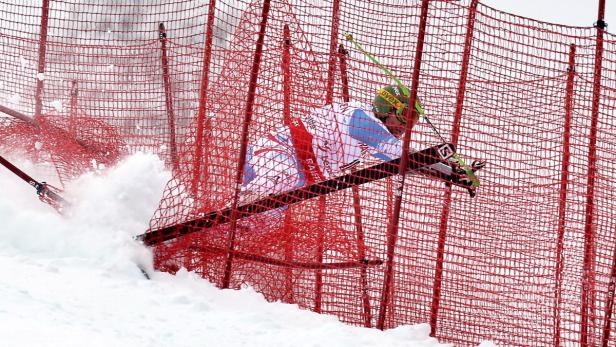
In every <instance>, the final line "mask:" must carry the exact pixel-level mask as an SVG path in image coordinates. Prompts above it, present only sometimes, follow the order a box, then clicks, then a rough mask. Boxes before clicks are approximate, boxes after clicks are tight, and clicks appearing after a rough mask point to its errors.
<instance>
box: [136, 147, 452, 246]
mask: <svg viewBox="0 0 616 347" xmlns="http://www.w3.org/2000/svg"><path fill="white" fill-rule="evenodd" d="M454 153H455V147H454V146H453V145H452V144H449V143H445V144H441V145H437V146H434V147H429V148H426V149H424V150H421V151H418V152H415V153H411V154H410V155H409V166H408V169H409V170H411V171H417V170H420V169H421V168H424V167H427V166H430V165H433V164H436V163H439V162H444V163H448V159H449V158H451V157H452V156H453V154H454ZM399 163H400V158H396V159H392V160H389V161H385V162H382V163H379V164H376V165H373V166H370V167H367V168H364V169H361V170H357V171H354V172H352V173H349V174H346V175H342V176H338V177H334V178H330V179H328V180H325V181H322V182H319V183H315V184H311V185H308V186H304V187H301V188H297V189H294V190H290V191H286V192H282V193H278V194H272V195H269V196H267V197H265V198H262V199H259V200H256V201H253V202H250V203H246V204H243V205H240V206H238V207H237V209H238V213H237V219H242V218H246V217H249V216H252V215H255V214H258V213H263V212H266V211H270V210H273V209H276V208H279V207H282V206H286V205H292V204H296V203H298V202H301V201H305V200H308V199H312V198H314V197H318V196H323V195H326V194H331V193H333V192H337V191H340V190H343V189H347V188H350V187H352V186H358V185H362V184H366V183H369V182H373V181H376V180H380V179H383V178H387V177H391V176H393V175H396V174H398V170H399ZM231 213H232V210H231V208H230V207H228V208H224V209H221V210H217V211H212V212H206V213H203V214H202V215H201V217H200V218H197V219H193V220H190V221H186V222H183V223H180V224H176V225H172V226H169V227H164V228H161V229H157V230H152V231H149V232H146V233H144V234H141V235H138V236H136V237H135V239H136V240H139V241H142V242H143V243H144V244H145V245H148V246H153V245H156V244H159V243H162V242H165V241H169V240H172V239H175V238H178V237H181V236H184V235H187V234H190V233H193V232H196V231H200V230H202V229H207V228H211V227H213V226H216V225H220V224H225V223H229V222H231Z"/></svg>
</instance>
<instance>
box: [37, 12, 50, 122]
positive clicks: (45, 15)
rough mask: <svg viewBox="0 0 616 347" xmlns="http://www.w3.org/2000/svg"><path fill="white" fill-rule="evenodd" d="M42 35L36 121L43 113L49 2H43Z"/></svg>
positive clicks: (40, 40)
mask: <svg viewBox="0 0 616 347" xmlns="http://www.w3.org/2000/svg"><path fill="white" fill-rule="evenodd" d="M41 12H42V13H41V33H40V37H39V60H38V69H37V75H36V92H35V95H34V102H35V105H34V119H35V120H36V119H37V118H38V117H39V116H41V113H42V112H43V87H44V85H45V81H44V78H43V74H44V73H45V64H46V60H45V59H46V54H47V29H48V27H49V0H43V6H42V8H41Z"/></svg>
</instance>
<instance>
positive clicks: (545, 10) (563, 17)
mask: <svg viewBox="0 0 616 347" xmlns="http://www.w3.org/2000/svg"><path fill="white" fill-rule="evenodd" d="M480 2H481V3H482V4H485V5H487V6H490V7H493V8H496V9H499V10H502V11H505V12H509V13H513V14H516V15H519V16H523V17H528V18H532V19H536V20H540V21H542V22H549V23H558V24H565V25H571V26H592V25H593V23H595V22H596V21H597V13H598V11H599V0H480ZM605 2H606V3H605V19H604V20H605V21H606V22H607V24H608V28H607V31H608V32H610V33H616V3H615V2H614V1H611V0H606V1H605Z"/></svg>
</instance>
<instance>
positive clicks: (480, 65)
mask: <svg viewBox="0 0 616 347" xmlns="http://www.w3.org/2000/svg"><path fill="white" fill-rule="evenodd" d="M44 3H46V2H45V1H44ZM49 4H50V7H49V13H48V18H47V20H44V18H45V15H41V14H42V13H43V14H44V13H45V10H44V7H43V9H41V7H38V6H36V7H28V6H23V5H16V4H13V2H7V0H0V6H2V9H3V12H2V13H1V14H0V16H2V17H3V18H4V19H5V20H3V21H2V22H0V29H2V30H0V42H1V44H0V63H1V64H0V105H3V106H6V107H9V108H11V109H13V110H16V111H18V112H21V113H23V114H25V115H28V116H31V117H34V118H33V119H35V120H36V124H37V125H33V124H32V122H25V121H24V120H17V119H13V118H8V116H7V118H0V133H2V134H3V137H2V140H1V144H2V147H8V148H19V149H23V148H25V149H27V150H26V153H27V155H30V156H33V157H36V156H37V155H40V153H39V152H40V151H42V150H43V151H44V150H47V151H49V152H50V154H49V155H46V156H45V158H52V159H51V160H52V161H53V162H54V163H55V164H56V167H58V168H59V171H60V172H63V170H64V171H65V172H64V173H62V175H65V176H66V177H69V176H72V175H75V174H77V173H78V172H79V171H82V170H86V169H87V168H86V167H87V165H83V167H80V166H77V165H76V164H71V163H73V162H79V163H89V162H91V160H92V159H96V160H97V161H98V162H101V163H107V162H108V163H109V165H110V164H112V163H113V161H114V160H117V158H119V157H120V156H121V155H122V154H123V153H132V152H134V151H137V150H149V151H153V152H155V153H158V154H160V155H161V157H163V158H165V160H166V161H167V163H168V164H169V167H171V168H172V169H173V171H174V178H173V180H172V181H170V182H169V184H168V185H167V187H166V190H165V192H164V196H163V198H162V200H161V204H160V207H159V209H158V210H157V211H156V213H155V215H154V217H153V219H152V221H151V228H150V230H149V231H150V232H153V233H156V232H158V233H159V236H160V235H162V236H160V238H159V239H158V240H153V241H152V240H150V241H151V242H150V241H149V242H150V243H151V244H152V246H153V247H154V254H155V263H156V266H157V267H158V268H159V269H162V270H165V271H169V272H175V271H177V270H178V269H179V268H180V267H185V268H188V269H189V270H192V271H196V272H198V273H200V274H202V275H203V277H205V278H207V279H209V280H210V281H212V282H214V283H216V284H218V285H219V286H221V287H231V288H240V287H241V286H243V285H250V286H252V287H254V288H255V289H257V290H258V291H259V292H261V293H263V295H264V296H265V297H266V298H267V299H268V300H281V301H284V302H290V303H297V304H298V305H299V306H300V307H303V308H308V309H311V310H314V311H317V312H322V313H326V314H334V315H336V316H338V317H339V318H340V319H341V320H343V321H345V322H348V323H350V324H355V325H361V326H366V327H376V328H392V327H396V326H399V325H401V324H413V323H423V322H429V323H430V324H431V327H432V331H433V333H434V335H435V336H437V337H439V339H441V340H443V341H449V342H455V343H457V344H460V345H472V344H477V343H478V342H480V341H482V340H493V341H495V342H497V343H499V344H503V345H515V346H521V345H533V346H535V345H541V346H543V345H570V346H574V345H575V346H577V345H599V344H602V345H606V346H607V345H609V346H615V345H616V344H615V343H614V339H613V337H612V335H613V324H612V323H613V317H612V316H613V315H612V305H613V299H614V298H613V295H614V287H615V283H616V267H615V260H616V249H615V247H616V246H615V245H616V236H615V233H614V230H616V221H615V217H616V216H615V214H616V212H615V211H614V206H613V187H614V185H615V179H614V178H613V177H614V173H615V171H616V166H615V165H614V160H615V159H616V135H614V134H616V123H615V122H614V121H612V119H611V115H612V114H613V113H614V111H615V109H616V104H615V101H616V57H615V56H614V52H616V39H615V38H614V36H612V35H609V34H607V33H602V32H601V31H599V30H597V29H595V28H575V27H566V26H560V25H552V24H548V23H543V22H538V21H535V20H531V19H526V18H522V17H517V16H514V15H510V14H506V13H503V12H500V11H498V10H495V9H492V8H490V7H488V6H485V5H482V4H480V3H478V2H477V1H385V0H370V1H355V2H343V1H338V0H329V1H317V0H308V1H295V0H285V1H277V0H272V1H268V0H256V1H248V0H245V1H242V0H240V1H226V0H219V1H213V0H212V1H209V2H208V1H204V2H195V1H180V0H177V1H174V2H165V3H164V4H161V3H159V2H158V1H153V0H152V1H142V2H140V4H139V5H128V4H124V5H122V4H96V5H91V4H86V3H85V2H84V3H82V2H81V1H77V0H67V1H50V2H49ZM422 6H425V7H423V15H422ZM160 23H163V24H164V26H162V27H161V26H160ZM422 23H423V24H425V31H421V30H420V27H421V25H422ZM46 25H47V35H46V39H45V40H42V37H43V35H41V33H42V32H43V30H42V28H44V27H45V26H46ZM285 31H286V32H287V34H285ZM345 33H351V34H353V36H354V37H355V39H357V40H358V42H360V43H361V44H362V46H363V47H364V48H365V49H366V50H367V51H369V52H371V53H372V54H374V55H375V56H376V57H378V59H379V60H380V61H381V62H382V63H383V64H384V65H386V66H387V67H388V68H390V69H391V71H392V72H393V73H394V74H395V75H396V76H398V77H399V78H400V79H401V80H402V81H403V82H404V83H406V84H407V86H409V87H411V81H412V78H413V74H414V72H417V73H418V77H419V78H418V84H417V85H416V86H414V87H415V88H416V89H417V93H418V96H419V97H420V98H421V101H422V103H423V106H424V108H425V110H426V112H427V114H428V116H429V117H430V119H431V121H432V122H433V123H434V124H435V126H436V127H437V128H438V129H439V130H440V132H441V133H442V135H443V136H444V137H445V139H447V140H448V141H452V142H454V143H455V144H456V145H457V148H458V150H459V152H460V153H461V155H462V156H463V157H464V158H466V159H467V160H472V159H476V158H482V159H485V160H487V162H488V165H487V167H486V168H485V169H483V170H482V171H480V173H479V177H480V178H481V181H482V184H481V186H480V187H479V189H478V195H477V197H475V198H471V197H469V196H468V194H467V193H466V191H465V190H463V189H459V188H458V187H447V186H445V185H444V183H443V182H442V181H438V180H436V179H431V178H427V177H423V176H420V175H414V174H409V175H407V176H406V178H405V181H404V187H403V193H402V195H401V199H402V200H401V202H402V204H401V208H400V210H399V219H398V218H396V216H397V213H396V212H397V211H395V208H396V205H397V201H398V200H397V195H396V194H395V193H396V191H397V187H398V185H399V183H400V176H398V175H392V174H388V175H386V176H388V177H386V178H382V179H374V180H372V181H370V182H368V183H365V184H360V185H356V186H353V187H351V188H346V189H340V190H336V189H334V190H335V191H334V192H331V193H329V194H324V193H323V192H324V191H326V190H327V189H330V188H331V187H330V186H326V184H325V183H321V184H320V185H319V184H318V183H317V184H315V185H312V186H313V187H315V189H314V191H313V193H314V195H310V198H305V195H302V196H303V198H302V197H301V196H300V198H299V200H301V201H299V202H297V201H296V200H293V201H292V202H293V203H291V204H290V205H289V200H284V201H282V202H279V201H276V198H278V199H282V198H283V197H281V196H274V197H273V198H272V197H270V194H277V193H281V192H282V191H283V190H286V189H283V188H281V187H289V186H293V184H295V183H296V182H295V181H293V180H294V179H295V176H294V175H293V174H291V173H292V171H293V169H294V168H297V165H298V162H300V164H302V163H307V162H309V161H310V160H311V158H310V154H311V153H310V152H311V151H309V150H305V149H306V148H310V146H304V147H302V142H301V141H300V140H301V139H302V138H303V139H305V138H306V136H305V133H302V131H303V130H302V128H301V126H298V125H297V123H296V121H297V119H301V120H302V122H303V123H304V124H305V125H306V126H308V128H309V129H311V132H312V133H311V134H312V136H313V139H312V140H313V143H319V144H321V145H323V146H326V147H327V149H326V150H323V151H325V152H327V153H329V154H328V155H329V157H328V156H325V157H327V158H329V159H330V160H332V161H336V160H337V161H339V162H344V159H345V157H344V156H343V155H341V156H338V154H337V153H345V151H347V147H349V146H351V144H350V143H345V142H341V141H340V139H337V138H335V136H334V135H335V134H338V133H339V130H340V129H341V128H342V127H343V126H344V124H339V123H336V122H333V123H331V122H329V123H328V122H327V119H328V118H327V117H330V116H331V114H330V115H328V114H327V112H325V113H319V114H318V115H319V117H316V118H315V116H314V115H312V116H310V115H311V114H312V112H314V110H316V109H320V108H322V107H323V106H324V105H328V104H332V103H334V104H340V103H344V102H346V101H349V100H350V101H356V102H361V103H370V102H371V101H372V99H373V97H374V93H375V92H376V90H378V89H379V88H380V87H382V86H385V85H389V84H392V81H391V80H390V79H389V78H388V77H387V76H386V75H385V74H384V73H383V72H382V71H381V70H380V69H379V68H378V67H377V66H376V65H375V64H374V63H373V62H372V61H370V60H369V59H368V58H367V57H366V56H365V55H364V54H362V53H361V52H360V51H359V50H358V49H356V48H355V47H354V46H353V45H352V44H351V42H349V41H346V40H344V34H345ZM598 33H600V34H601V35H599V34H598ZM420 38H421V39H420ZM42 47H45V48H44V53H43V55H41V49H42ZM41 57H44V58H45V59H44V64H43V67H42V68H41ZM419 58H421V59H419ZM597 62H598V63H599V64H600V65H596V64H597ZM597 66H598V68H597ZM41 74H42V75H41ZM598 77H600V78H598ZM415 88H412V90H415ZM39 95H40V96H39ZM37 105H38V106H37ZM248 120H250V121H249V122H248ZM77 129H81V130H77ZM88 129H90V132H87V131H88ZM288 129H293V130H291V131H289V130H288ZM9 134H10V136H9ZM272 134H273V135H272ZM294 134H295V135H296V136H297V137H294V140H293V142H294V143H296V145H295V146H293V145H291V147H289V144H288V143H287V145H286V146H287V147H286V148H287V149H289V148H291V149H290V150H291V151H295V152H297V154H298V155H297V157H298V158H300V159H298V162H289V161H288V160H286V159H284V158H283V157H280V156H275V155H274V156H272V157H264V159H263V160H262V161H260V162H258V163H257V164H256V165H257V166H259V165H261V167H260V168H257V169H260V170H257V171H259V172H260V173H261V174H263V173H265V176H266V177H269V178H270V180H269V181H268V180H262V181H259V180H257V181H255V182H261V183H259V185H257V184H253V187H252V190H249V189H246V188H243V189H240V185H239V183H241V181H242V179H244V177H245V176H246V175H248V176H250V170H249V169H248V166H246V165H244V164H245V163H244V161H245V160H244V159H245V158H246V154H247V155H248V156H250V155H254V153H253V152H251V151H253V150H254V148H255V145H256V144H259V143H260V142H259V141H264V140H263V139H268V138H270V139H271V138H272V137H273V138H274V139H278V140H276V141H279V142H280V141H282V142H284V140H281V139H284V138H288V137H289V136H290V137H293V136H294ZM298 134H299V135H298ZM332 134H334V135H332ZM285 136H286V137H285ZM331 136H334V137H333V138H332V137H331ZM41 137H42V138H43V139H42V140H41ZM60 138H61V139H65V142H66V144H60V143H59V142H58V140H57V139H60ZM296 140H297V141H296ZM37 141H38V142H39V143H40V144H39V145H35V144H36V143H37ZM54 141H55V142H54ZM84 141H90V142H84ZM439 142H440V140H439V138H438V137H437V136H435V135H434V134H433V133H432V131H431V130H430V128H429V127H428V125H427V124H426V123H425V122H423V121H420V122H418V123H417V125H416V126H415V127H414V128H413V132H412V135H411V140H410V144H411V147H413V148H424V147H428V146H432V145H435V144H438V143H439ZM41 144H42V145H41ZM50 144H53V145H50ZM304 145H305V143H304ZM50 148H53V149H50ZM315 148H316V147H315ZM321 150H322V149H317V153H321V152H318V151H321ZM88 151H89V152H88ZM84 153H85V154H84ZM334 153H336V155H334ZM362 153H364V152H362ZM366 153H367V152H366ZM366 153H364V155H362V156H361V157H360V159H359V160H358V161H357V162H356V163H353V165H351V166H349V167H338V166H336V165H329V164H331V163H329V164H328V162H327V161H326V160H324V159H323V157H321V156H318V157H317V158H316V160H317V161H318V162H319V164H320V165H321V169H322V172H320V173H318V172H312V173H310V170H309V169H307V171H303V172H304V173H309V174H308V175H306V176H311V177H312V178H310V177H305V180H306V183H307V184H308V185H309V186H310V181H311V180H313V181H315V182H319V181H327V180H328V179H330V178H332V177H338V176H342V175H347V176H346V177H348V175H349V173H350V172H355V173H357V172H358V171H357V170H361V169H364V168H366V167H370V166H372V165H376V164H378V163H379V160H377V159H375V158H373V157H371V156H370V155H368V154H366ZM102 154H105V156H103V157H97V155H99V156H100V155H102ZM302 156H303V159H301V157H302ZM55 158H62V159H55ZM283 159H284V160H283ZM106 160H107V161H106ZM303 166H305V165H303ZM76 168H78V169H76ZM71 170H76V172H71ZM396 172H397V171H396ZM238 180H239V182H238ZM289 198H290V197H289V196H286V197H284V199H289ZM255 202H257V203H255ZM262 203H267V204H266V205H263V204H262ZM247 206H248V207H247ZM259 209H260V210H259ZM255 210H258V211H261V212H260V213H256V212H254V211H255ZM212 211H218V212H216V213H213V212H212ZM251 211H253V212H251ZM394 225H395V226H397V228H395V227H393V226H394ZM162 240H164V242H163V241H162ZM157 241H160V242H157Z"/></svg>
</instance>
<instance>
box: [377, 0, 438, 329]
mask: <svg viewBox="0 0 616 347" xmlns="http://www.w3.org/2000/svg"><path fill="white" fill-rule="evenodd" d="M429 1H430V0H422V2H421V19H420V22H419V35H418V37H417V47H416V51H415V65H414V67H413V77H412V82H411V83H412V84H411V100H410V103H409V105H411V106H409V107H407V108H406V109H405V112H404V113H405V114H404V116H405V118H406V119H407V120H408V121H407V123H406V129H405V132H404V141H403V145H402V158H401V159H400V164H399V169H398V176H397V180H398V182H397V185H396V187H395V190H394V195H395V198H394V206H393V215H392V217H391V222H390V223H389V226H388V228H387V260H386V266H385V278H384V279H383V290H382V292H381V302H380V306H379V317H378V321H377V328H378V329H381V330H383V329H384V328H385V318H386V317H387V305H388V304H389V300H390V294H391V293H390V291H391V288H392V286H393V281H394V274H393V270H394V254H395V248H396V242H397V239H398V227H399V225H398V224H399V222H400V207H401V206H402V196H403V192H404V181H405V177H406V176H405V173H406V168H407V166H408V161H409V144H410V142H411V130H412V129H413V126H414V125H415V123H416V122H417V119H418V118H417V116H416V115H414V114H413V112H412V111H411V110H413V109H414V108H413V106H412V105H415V101H416V100H417V90H418V86H419V72H420V71H421V56H422V54H423V45H424V39H425V35H426V22H427V19H428V3H429Z"/></svg>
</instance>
